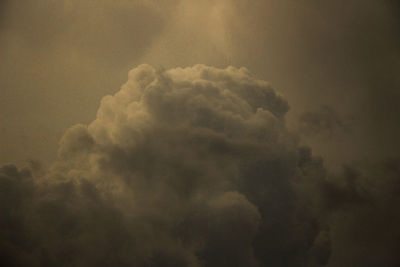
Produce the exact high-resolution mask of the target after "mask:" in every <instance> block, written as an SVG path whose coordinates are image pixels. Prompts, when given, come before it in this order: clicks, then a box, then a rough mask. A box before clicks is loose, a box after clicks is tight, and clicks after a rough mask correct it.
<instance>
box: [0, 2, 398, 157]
mask: <svg viewBox="0 0 400 267" xmlns="http://www.w3.org/2000/svg"><path fill="white" fill-rule="evenodd" d="M2 3H3V4H2V7H1V10H2V11H1V14H2V15H1V21H0V27H1V28H0V46H1V57H2V62H3V63H2V64H1V69H0V84H1V92H2V97H1V103H0V108H1V111H0V114H1V131H0V135H1V138H0V142H1V147H2V153H1V156H0V162H3V163H4V162H23V161H26V160H29V159H37V160H46V161H47V160H50V159H53V158H54V157H55V151H56V147H57V142H58V140H59V138H60V137H61V136H62V134H63V132H64V131H65V129H67V128H68V127H69V126H71V125H72V124H75V123H88V122H89V121H90V120H91V119H92V118H93V116H94V114H95V112H96V109H97V107H98V103H99V100H100V99H101V97H103V96H104V95H106V94H112V93H114V92H116V91H117V90H118V89H119V87H120V86H121V85H122V84H123V83H124V82H125V79H126V75H127V72H128V70H129V69H131V68H133V67H135V66H137V65H138V64H141V63H150V64H152V65H155V66H163V67H167V68H168V67H176V66H191V65H193V64H197V63H204V64H208V65H212V66H218V67H226V66H229V65H234V66H245V67H247V68H248V69H249V70H251V71H252V72H253V73H255V74H256V75H257V76H258V77H259V78H262V79H265V80H267V81H269V82H271V83H272V85H273V86H274V87H275V88H277V89H278V90H279V91H281V92H282V93H283V94H284V95H285V96H286V98H287V99H288V100H289V103H290V106H291V111H290V112H289V115H288V119H289V122H290V123H294V122H295V121H296V120H297V117H298V116H300V114H301V113H302V112H307V111H311V110H316V109H319V108H320V106H323V105H329V106H331V107H332V108H333V109H334V110H336V111H337V112H338V113H339V114H342V115H343V116H345V117H346V116H348V117H352V119H353V122H354V123H353V124H354V125H353V126H354V127H352V128H357V129H353V135H356V136H352V137H348V136H346V137H343V138H344V139H346V140H344V139H343V138H342V139H341V140H336V139H335V138H333V139H334V140H330V141H329V142H326V140H320V141H316V140H317V139H318V138H317V139H315V140H314V141H311V142H313V143H314V145H315V146H316V147H318V151H319V152H320V153H324V154H325V155H326V156H328V157H329V154H331V157H332V159H333V158H334V159H336V158H338V156H337V155H336V154H335V153H334V152H333V151H331V152H332V153H330V152H329V151H330V150H335V149H339V150H340V153H341V152H342V151H343V150H342V149H346V150H348V153H346V154H352V153H356V152H354V151H360V150H364V148H367V147H368V151H369V150H373V151H374V153H380V154H386V153H387V152H388V151H391V152H392V153H396V152H397V149H395V146H393V145H392V144H393V142H396V141H397V136H398V135H399V134H400V132H399V127H397V125H398V123H397V115H398V111H399V108H398V105H397V101H398V99H399V91H398V86H399V76H398V75H397V73H398V70H399V64H400V63H399V62H400V60H399V47H400V45H399V37H398V34H397V31H398V25H399V16H398V14H399V13H398V4H396V1H392V2H391V1H372V0H370V1H361V0H351V1H344V0H343V1H342V0H338V1H322V2H321V1H313V0H301V1H289V0H285V1H277V0H270V1H235V0H221V1H172V0H171V1H127V0H126V1H107V0H102V1H50V0H40V1H29V0H26V1H6V2H4V1H3V2H2ZM332 142H333V143H336V144H335V145H334V146H333V147H329V146H328V145H326V144H325V143H332ZM365 153H366V152H365V151H362V152H358V153H356V154H357V156H359V155H364V154H365ZM339 158H342V157H341V156H340V157H339Z"/></svg>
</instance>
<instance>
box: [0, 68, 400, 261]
mask: <svg viewBox="0 0 400 267" xmlns="http://www.w3.org/2000/svg"><path fill="white" fill-rule="evenodd" d="M288 110H289V105H288V103H287V101H286V100H285V98H284V97H283V96H282V95H281V94H279V93H278V92H277V91H276V90H274V89H273V88H272V87H271V86H270V85H269V83H267V82H265V81H263V80H259V79H257V78H256V77H255V76H254V75H252V74H251V73H250V72H249V71H248V70H247V69H245V68H239V69H238V68H235V67H228V68H226V69H218V68H214V67H209V66H205V65H195V66H193V67H188V68H174V69H157V68H154V67H152V66H150V65H140V66H138V67H136V68H134V69H133V70H131V71H130V72H129V79H128V81H127V82H126V83H125V84H124V85H123V86H122V88H121V90H120V91H118V92H117V93H115V94H114V95H108V96H105V97H104V98H103V99H102V101H101V104H100V107H99V109H98V112H97V116H96V118H95V120H94V121H92V122H91V123H90V124H88V125H82V124H78V125H75V126H73V127H71V128H70V129H68V130H67V131H66V132H65V134H64V136H63V137H62V139H61V140H60V146H59V151H58V160H57V161H56V162H55V163H54V164H53V165H52V166H51V168H50V169H49V170H43V169H42V168H41V167H40V165H39V164H38V163H36V162H32V167H31V168H24V169H17V168H16V167H15V166H14V165H5V166H3V167H1V170H0V183H1V187H0V188H1V192H0V197H1V213H2V216H1V219H0V226H1V230H0V235H1V239H0V240H1V241H0V246H1V249H2V251H3V253H2V256H1V259H0V260H1V262H2V264H6V265H7V266H54V265H57V266H348V265H352V266H354V264H355V265H362V266H381V264H382V263H383V264H384V265H385V266H397V265H396V264H398V262H399V259H398V257H397V254H396V251H398V248H399V236H400V235H399V234H400V231H399V229H398V222H399V220H400V217H399V216H397V213H396V212H395V209H394V208H391V207H394V206H395V205H396V204H397V203H398V202H399V199H398V197H397V195H398V192H397V191H398V189H399V188H400V187H399V186H400V183H399V164H398V161H396V160H391V161H387V162H384V163H381V164H375V165H352V166H347V167H346V168H344V169H343V172H342V173H339V174H336V175H333V174H329V173H328V172H327V170H326V169H325V167H324V165H323V160H322V159H321V158H318V157H315V156H313V155H312V152H311V150H310V149H309V148H307V147H303V146H300V145H299V142H298V137H297V136H296V135H295V134H293V133H290V132H289V131H288V130H287V128H286V124H285V114H286V113H287V111H288ZM365 166H367V167H365ZM365 254H366V255H367V256H366V255H365Z"/></svg>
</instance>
